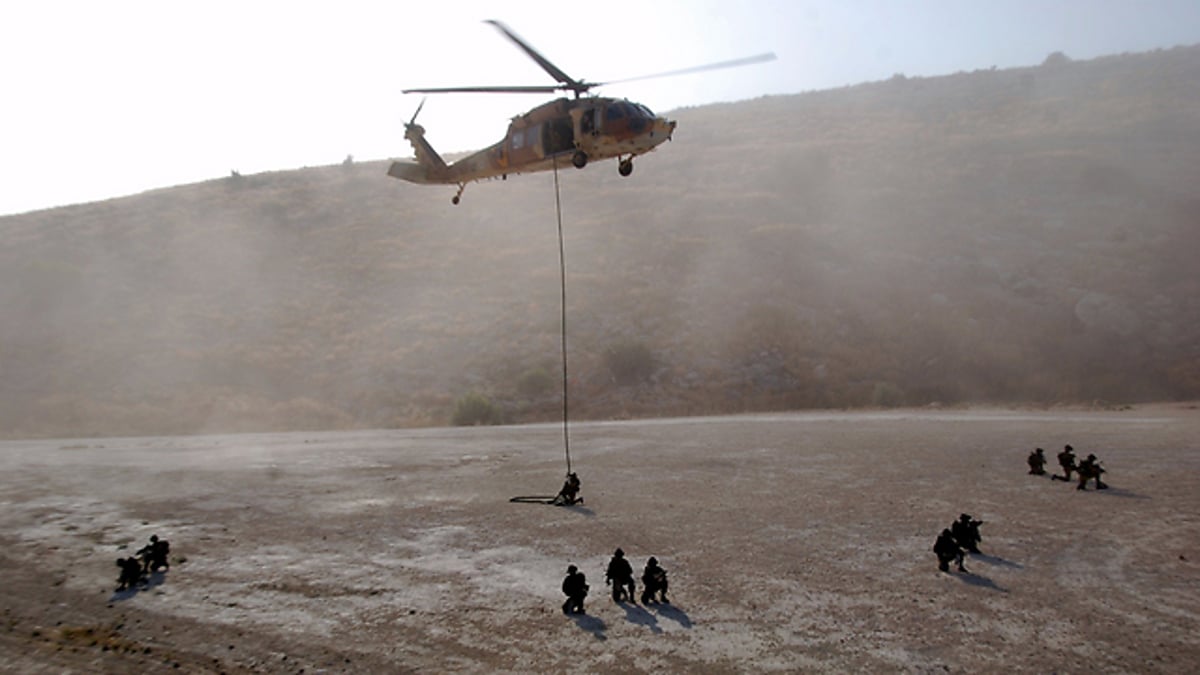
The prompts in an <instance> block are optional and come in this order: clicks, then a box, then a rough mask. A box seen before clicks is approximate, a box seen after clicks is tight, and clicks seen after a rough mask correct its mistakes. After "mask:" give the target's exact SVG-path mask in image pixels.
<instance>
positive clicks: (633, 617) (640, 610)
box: [619, 602, 662, 633]
mask: <svg viewBox="0 0 1200 675" xmlns="http://www.w3.org/2000/svg"><path fill="white" fill-rule="evenodd" d="M619 604H620V605H621V608H622V609H624V610H625V620H626V621H628V622H629V623H635V624H637V625H639V626H646V627H647V628H649V629H650V632H652V633H661V632H662V627H661V626H659V625H658V618H657V617H655V616H654V615H653V614H651V613H650V612H648V611H646V608H644V607H642V606H641V605H635V604H633V603H632V602H621V603H619Z"/></svg>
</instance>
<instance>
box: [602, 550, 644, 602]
mask: <svg viewBox="0 0 1200 675" xmlns="http://www.w3.org/2000/svg"><path fill="white" fill-rule="evenodd" d="M604 583H606V584H611V585H612V597H613V600H614V601H616V602H620V601H621V599H622V598H623V597H627V598H629V601H630V602H635V600H634V599H633V594H634V591H635V590H636V589H635V588H634V582H633V566H631V565H630V564H629V561H628V560H626V559H625V551H622V550H621V549H617V550H616V551H615V552H614V553H613V557H612V560H609V561H608V570H607V571H605V573H604Z"/></svg>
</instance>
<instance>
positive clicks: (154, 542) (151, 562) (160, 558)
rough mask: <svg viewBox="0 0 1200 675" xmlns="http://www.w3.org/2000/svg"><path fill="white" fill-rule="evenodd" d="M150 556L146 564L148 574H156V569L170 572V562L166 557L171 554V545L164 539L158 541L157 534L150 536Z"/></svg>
mask: <svg viewBox="0 0 1200 675" xmlns="http://www.w3.org/2000/svg"><path fill="white" fill-rule="evenodd" d="M149 549H150V556H149V559H148V560H147V562H146V569H147V570H148V571H150V572H157V571H158V568H160V567H162V568H165V569H166V570H168V571H170V569H171V562H170V561H169V560H167V555H168V554H169V553H170V552H171V544H170V543H169V542H168V541H167V540H166V539H159V538H158V535H157V534H152V535H150V546H149Z"/></svg>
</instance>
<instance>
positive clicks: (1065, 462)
mask: <svg viewBox="0 0 1200 675" xmlns="http://www.w3.org/2000/svg"><path fill="white" fill-rule="evenodd" d="M1058 465H1059V466H1061V467H1062V469H1063V475H1064V478H1059V477H1058V475H1057V474H1055V475H1053V476H1050V477H1051V478H1053V479H1054V480H1061V481H1067V482H1070V480H1071V472H1072V471H1074V470H1075V448H1072V447H1071V446H1069V445H1064V446H1063V451H1062V452H1060V453H1058Z"/></svg>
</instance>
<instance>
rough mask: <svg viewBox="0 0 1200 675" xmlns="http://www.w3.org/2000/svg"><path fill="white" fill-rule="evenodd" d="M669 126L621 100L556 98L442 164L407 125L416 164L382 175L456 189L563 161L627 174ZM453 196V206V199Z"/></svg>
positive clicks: (666, 136) (420, 132)
mask: <svg viewBox="0 0 1200 675" xmlns="http://www.w3.org/2000/svg"><path fill="white" fill-rule="evenodd" d="M674 131H675V122H674V121H671V120H667V119H666V118H664V117H657V116H655V115H654V113H652V112H650V110H649V109H648V108H646V107H645V106H643V105H641V104H639V103H634V102H631V101H628V100H624V99H615V98H603V97H587V98H578V99H568V98H559V99H556V100H553V101H550V102H548V103H544V104H542V105H540V106H538V107H536V108H534V109H532V110H530V111H529V112H526V113H524V114H522V115H518V116H517V117H514V118H513V119H512V122H511V123H510V124H509V127H508V133H507V134H505V137H504V139H503V140H501V141H500V142H498V143H495V144H493V145H491V146H489V147H487V148H484V149H483V150H480V151H478V152H475V153H472V154H470V155H468V156H466V157H463V158H462V159H460V160H458V161H456V162H454V163H453V164H446V163H445V162H444V161H442V159H441V158H440V157H439V156H438V155H437V153H436V152H434V151H433V148H432V147H430V146H429V144H428V142H427V141H425V138H424V134H425V130H424V128H422V127H421V126H419V125H417V124H415V123H410V124H409V125H408V127H407V129H406V132H405V137H406V138H408V140H409V141H410V142H411V143H412V145H413V149H414V151H415V154H416V159H417V163H416V164H413V163H411V162H393V163H392V166H391V168H389V170H388V175H390V176H393V177H395V178H399V179H402V180H406V181H410V182H413V183H442V184H457V185H459V188H460V190H459V195H461V194H462V189H461V188H462V186H464V185H465V184H466V183H470V182H473V181H478V180H484V179H487V178H496V177H507V176H508V175H509V174H520V173H532V172H535V171H547V170H550V169H553V168H555V167H556V166H559V165H565V164H566V163H567V162H568V161H569V162H571V163H572V164H573V165H574V166H576V167H578V168H583V167H584V166H585V165H586V164H587V163H588V162H590V161H592V160H601V159H610V158H614V157H616V158H618V159H619V160H620V162H619V165H618V168H619V170H620V173H621V175H623V176H627V175H629V173H630V172H631V171H632V169H633V163H632V162H633V158H634V157H636V156H638V155H641V154H645V153H647V152H650V151H651V150H653V149H654V148H655V147H657V146H658V145H659V144H661V143H663V142H664V141H668V140H670V139H671V136H672V134H673V133H674ZM459 195H456V196H455V203H458V202H457V199H458V196H459Z"/></svg>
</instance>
